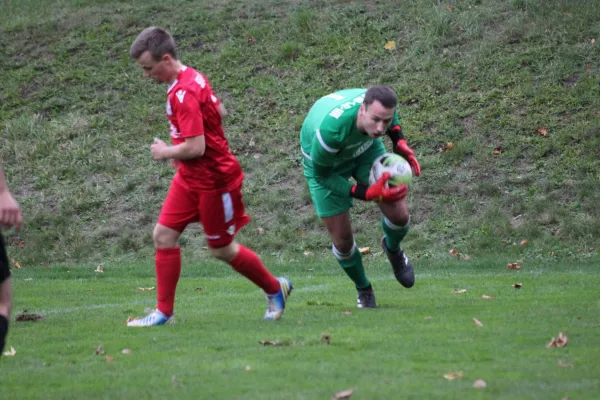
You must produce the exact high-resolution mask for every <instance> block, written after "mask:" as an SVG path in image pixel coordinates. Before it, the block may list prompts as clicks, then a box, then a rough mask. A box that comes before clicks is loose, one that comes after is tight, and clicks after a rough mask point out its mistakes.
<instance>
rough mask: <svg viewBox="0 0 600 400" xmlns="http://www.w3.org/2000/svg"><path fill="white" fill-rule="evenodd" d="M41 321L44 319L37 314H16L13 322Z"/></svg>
mask: <svg viewBox="0 0 600 400" xmlns="http://www.w3.org/2000/svg"><path fill="white" fill-rule="evenodd" d="M41 319H44V317H43V316H41V315H39V314H25V313H23V314H17V316H16V317H15V321H19V322H22V321H34V322H35V321H39V320H41Z"/></svg>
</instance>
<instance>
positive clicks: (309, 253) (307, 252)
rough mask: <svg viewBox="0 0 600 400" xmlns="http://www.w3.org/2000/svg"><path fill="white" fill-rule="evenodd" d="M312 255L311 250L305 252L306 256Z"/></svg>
mask: <svg viewBox="0 0 600 400" xmlns="http://www.w3.org/2000/svg"><path fill="white" fill-rule="evenodd" d="M311 254H312V252H311V251H310V250H304V255H305V256H310V255H311Z"/></svg>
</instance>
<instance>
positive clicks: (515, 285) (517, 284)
mask: <svg viewBox="0 0 600 400" xmlns="http://www.w3.org/2000/svg"><path fill="white" fill-rule="evenodd" d="M521 286H523V284H522V283H515V284H514V285H513V287H514V288H515V289H521Z"/></svg>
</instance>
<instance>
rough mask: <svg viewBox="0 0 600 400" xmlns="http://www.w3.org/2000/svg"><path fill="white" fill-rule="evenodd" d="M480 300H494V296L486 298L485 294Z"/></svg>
mask: <svg viewBox="0 0 600 400" xmlns="http://www.w3.org/2000/svg"><path fill="white" fill-rule="evenodd" d="M481 298H482V299H486V300H492V299H493V298H494V296H488V295H487V294H484V295H482V296H481Z"/></svg>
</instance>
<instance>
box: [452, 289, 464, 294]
mask: <svg viewBox="0 0 600 400" xmlns="http://www.w3.org/2000/svg"><path fill="white" fill-rule="evenodd" d="M466 292H467V289H454V291H453V292H452V293H454V294H461V293H466Z"/></svg>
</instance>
